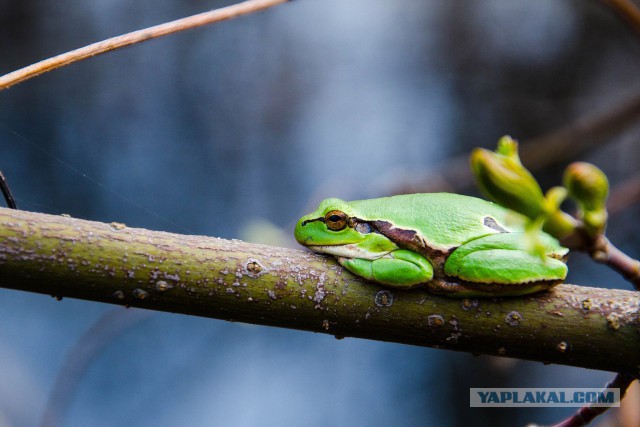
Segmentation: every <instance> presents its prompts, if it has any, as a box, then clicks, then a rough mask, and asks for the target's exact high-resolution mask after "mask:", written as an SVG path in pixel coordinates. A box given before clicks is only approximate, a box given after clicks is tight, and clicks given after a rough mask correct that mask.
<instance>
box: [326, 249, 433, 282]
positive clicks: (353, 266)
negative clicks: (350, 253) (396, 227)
mask: <svg viewBox="0 0 640 427" xmlns="http://www.w3.org/2000/svg"><path fill="white" fill-rule="evenodd" d="M338 262H340V264H341V265H342V266H343V267H345V268H346V269H347V270H349V271H350V272H352V273H354V274H357V275H358V276H360V277H364V278H365V279H368V280H373V281H376V282H378V283H382V284H385V285H389V286H394V287H398V288H413V287H415V286H417V285H419V284H421V283H424V282H428V281H430V280H431V279H432V278H433V267H432V266H431V264H430V263H429V261H427V259H426V258H425V257H423V256H421V255H419V254H417V253H415V252H411V251H408V250H405V249H399V250H396V251H393V252H390V253H389V254H387V255H385V256H384V257H382V258H378V259H373V260H370V259H362V258H342V257H340V258H338Z"/></svg>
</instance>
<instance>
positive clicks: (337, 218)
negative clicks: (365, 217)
mask: <svg viewBox="0 0 640 427" xmlns="http://www.w3.org/2000/svg"><path fill="white" fill-rule="evenodd" d="M324 222H325V224H327V227H329V230H333V231H340V230H343V229H344V228H345V227H346V226H347V214H346V213H344V212H342V211H331V212H327V214H326V215H325V216H324Z"/></svg>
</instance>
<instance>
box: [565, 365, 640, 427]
mask: <svg viewBox="0 0 640 427" xmlns="http://www.w3.org/2000/svg"><path fill="white" fill-rule="evenodd" d="M634 380H635V378H634V377H633V376H632V375H629V374H627V373H619V374H618V375H616V376H615V378H614V379H613V380H611V382H609V383H608V384H607V385H606V386H604V388H605V389H607V388H619V389H620V400H622V398H623V397H624V395H625V393H626V391H627V389H628V388H629V386H630V385H631V383H632V382H633V381H634ZM608 409H609V407H608V406H591V405H587V406H583V407H582V408H580V409H579V410H578V411H577V412H576V413H575V414H573V415H572V416H571V417H569V418H567V419H566V420H564V421H562V422H560V423H558V424H556V425H555V427H582V426H586V425H587V424H589V423H590V422H591V421H593V419H594V418H595V417H597V416H598V415H601V414H603V413H605V412H606V411H607V410H608Z"/></svg>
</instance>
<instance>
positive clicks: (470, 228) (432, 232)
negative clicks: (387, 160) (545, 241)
mask: <svg viewBox="0 0 640 427" xmlns="http://www.w3.org/2000/svg"><path fill="white" fill-rule="evenodd" d="M349 205H350V206H351V207H352V208H353V209H354V211H355V212H356V213H357V215H361V216H362V217H363V218H364V219H367V220H382V221H390V222H392V224H393V225H394V226H395V227H396V228H402V229H409V230H414V231H417V232H418V233H419V234H420V235H422V237H424V238H425V240H426V241H427V242H428V243H429V246H431V247H439V248H441V249H448V248H451V247H456V246H459V245H460V244H462V243H464V242H467V241H469V240H472V239H474V238H477V237H480V236H484V235H488V234H492V233H499V232H500V229H504V230H505V231H523V229H524V228H523V224H524V221H523V219H522V217H520V216H519V215H517V214H515V213H513V212H509V211H507V210H506V209H505V208H503V207H501V206H499V205H496V204H495V203H492V202H488V201H486V200H482V199H478V198H476V197H470V196H463V195H459V194H451V193H425V194H403V195H398V196H392V197H384V198H380V199H371V200H356V201H353V202H349ZM487 217H488V218H491V219H489V220H487V219H486V218H487ZM492 220H493V221H495V224H492ZM487 224H489V225H487Z"/></svg>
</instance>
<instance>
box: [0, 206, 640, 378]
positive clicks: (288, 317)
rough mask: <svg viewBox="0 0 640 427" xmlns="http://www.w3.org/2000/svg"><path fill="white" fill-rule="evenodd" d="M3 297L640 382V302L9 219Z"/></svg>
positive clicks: (587, 291)
mask: <svg viewBox="0 0 640 427" xmlns="http://www.w3.org/2000/svg"><path fill="white" fill-rule="evenodd" d="M0 286H2V287H5V288H11V289H18V290H23V291H29V292H37V293H43V294H50V295H52V296H55V297H58V298H61V297H72V298H80V299H86V300H93V301H101V302H105V303H111V304H120V305H126V306H132V307H141V308H146V309H151V310H163V311H170V312H177V313H183V314H190V315H196V316H205V317H211V318H217V319H225V320H231V321H241V322H247V323H255V324H262V325H270V326H278V327H286V328H294V329H302V330H307V331H313V332H321V333H327V334H332V335H335V336H336V337H347V336H348V337H359V338H368V339H375V340H381V341H393V342H398V343H405V344H412V345H420V346H429V347H436V348H446V349H451V350H458V351H467V352H472V353H476V354H491V355H499V356H506V357H515V358H521V359H529V360H537V361H542V362H545V363H558V364H564V365H572V366H579V367H585V368H592V369H601V370H608V371H616V372H629V373H630V374H632V375H635V376H637V375H639V374H640V320H639V319H638V316H639V313H638V312H639V306H640V301H639V298H638V295H637V293H635V292H630V291H623V290H608V289H599V288H588V287H583V286H574V285H560V286H558V287H556V288H554V290H553V291H551V292H546V293H540V294H536V295H532V296H529V297H521V298H482V299H453V298H446V297H440V296H436V295H432V294H429V293H428V292H426V291H425V290H409V291H399V290H388V289H383V288H380V287H378V286H376V285H372V284H370V283H367V282H365V281H363V280H361V279H359V278H357V277H355V276H353V275H351V274H350V273H348V272H347V271H345V270H344V269H343V268H342V267H340V266H339V265H338V264H337V263H335V262H334V261H333V259H331V258H327V257H324V256H320V255H316V254H312V253H309V252H305V251H299V250H292V249H286V248H276V247H270V246H263V245H255V244H249V243H244V242H240V241H236V240H232V241H229V240H223V239H217V238H211V237H203V236H186V235H179V234H170V233H164V232H158V231H149V230H143V229H136V228H128V227H126V226H125V225H123V224H119V223H111V224H105V223H99V222H92V221H85V220H80V219H75V218H69V217H65V216H54V215H47V214H41V213H32V212H25V211H19V210H11V209H5V208H0Z"/></svg>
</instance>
